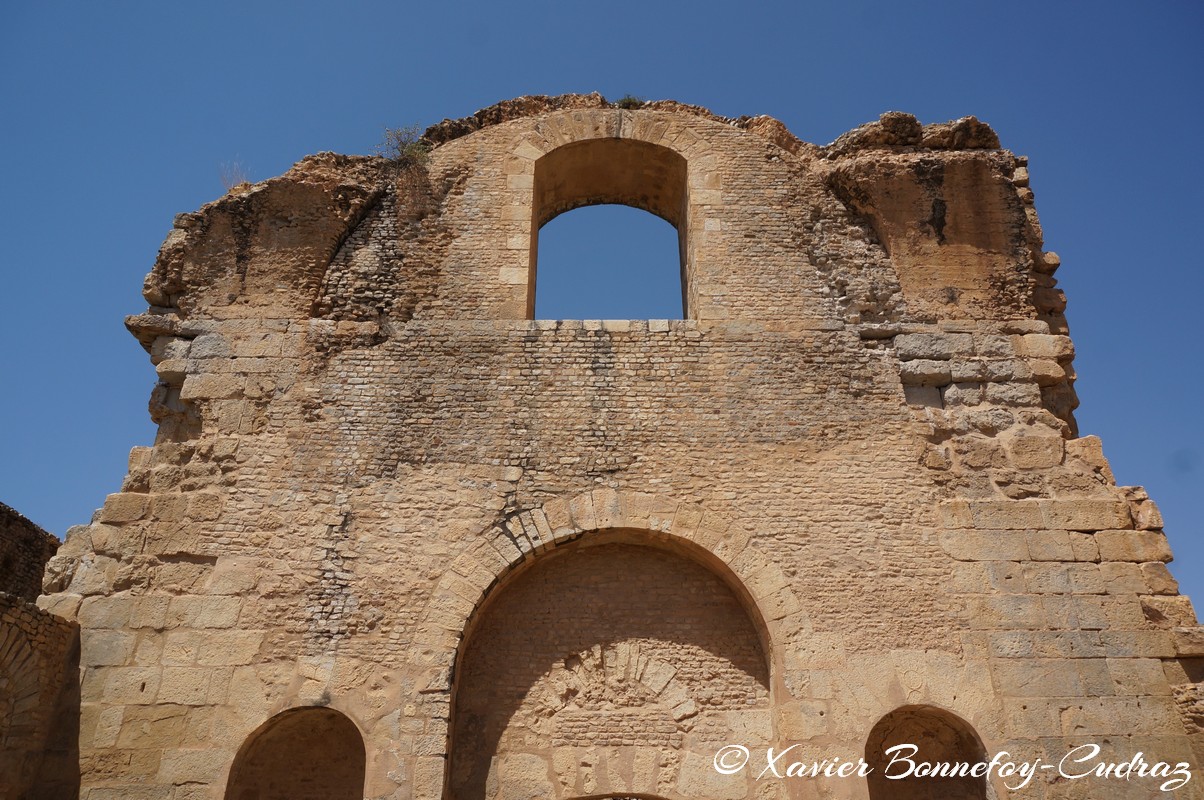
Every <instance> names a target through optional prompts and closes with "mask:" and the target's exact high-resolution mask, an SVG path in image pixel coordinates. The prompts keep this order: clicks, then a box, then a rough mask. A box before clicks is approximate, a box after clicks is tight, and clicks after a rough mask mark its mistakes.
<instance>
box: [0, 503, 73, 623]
mask: <svg viewBox="0 0 1204 800" xmlns="http://www.w3.org/2000/svg"><path fill="white" fill-rule="evenodd" d="M58 547H59V540H58V539H57V538H55V537H54V536H53V535H51V534H49V533H47V532H46V531H44V530H42V529H41V528H39V527H38V526H37V525H35V524H33V523H32V522H30V521H29V520H28V519H26V518H25V517H24V516H23V515H22V514H20V513H19V512H17V511H16V510H14V509H12V508H10V507H9V506H6V505H5V504H4V503H0V592H4V593H6V594H11V595H15V596H17V597H20V598H21V599H23V600H26V601H29V602H33V601H34V600H36V599H37V598H38V595H39V594H41V592H42V572H43V570H45V569H46V562H47V561H49V560H50V557H51V556H53V555H54V553H55V551H56V550H58Z"/></svg>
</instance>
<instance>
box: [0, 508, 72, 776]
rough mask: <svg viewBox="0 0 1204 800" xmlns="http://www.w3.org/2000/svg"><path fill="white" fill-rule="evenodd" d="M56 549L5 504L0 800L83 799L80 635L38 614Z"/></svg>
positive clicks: (0, 553) (1, 512) (0, 557)
mask: <svg viewBox="0 0 1204 800" xmlns="http://www.w3.org/2000/svg"><path fill="white" fill-rule="evenodd" d="M58 545H59V541H58V539H56V538H55V537H54V536H51V535H50V534H49V533H47V532H46V531H44V530H42V529H41V528H39V527H38V526H36V525H34V524H33V523H32V522H30V521H29V520H27V519H26V518H25V517H23V516H21V515H20V514H18V513H17V512H16V511H14V510H13V509H11V508H9V507H8V506H6V505H3V504H0V798H3V800H24V799H25V798H47V799H48V800H49V799H50V798H70V797H75V796H76V795H77V794H78V791H79V751H78V744H77V742H78V726H79V699H78V676H77V670H78V663H79V630H78V627H77V626H76V625H74V624H73V623H70V622H67V621H65V620H62V619H59V618H58V617H56V616H54V615H52V614H49V613H47V612H45V611H42V610H40V609H39V608H37V607H36V606H35V605H34V604H33V601H34V600H35V599H37V596H38V594H40V592H41V583H42V570H43V569H44V568H45V566H46V562H47V560H49V558H50V557H51V556H52V555H53V554H54V551H55V550H56V549H57V548H58Z"/></svg>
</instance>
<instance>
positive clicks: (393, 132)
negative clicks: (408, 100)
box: [376, 125, 431, 167]
mask: <svg viewBox="0 0 1204 800" xmlns="http://www.w3.org/2000/svg"><path fill="white" fill-rule="evenodd" d="M430 152H431V146H430V143H429V142H427V141H426V140H424V139H423V138H422V126H420V125H409V126H407V127H404V128H385V137H384V140H383V141H382V142H381V143H380V144H378V145H377V146H376V154H377V155H379V156H384V157H385V158H387V159H389V160H390V161H393V162H395V163H397V164H400V165H402V166H406V167H421V166H423V165H425V164H426V162H427V159H428V158H429V157H430Z"/></svg>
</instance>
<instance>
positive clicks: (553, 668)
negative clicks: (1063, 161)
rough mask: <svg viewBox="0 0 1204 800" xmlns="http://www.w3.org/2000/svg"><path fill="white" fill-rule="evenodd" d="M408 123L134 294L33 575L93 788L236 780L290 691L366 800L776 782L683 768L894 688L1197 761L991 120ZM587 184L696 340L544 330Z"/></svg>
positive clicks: (1187, 682) (976, 719)
mask: <svg viewBox="0 0 1204 800" xmlns="http://www.w3.org/2000/svg"><path fill="white" fill-rule="evenodd" d="M427 137H428V141H429V142H430V143H431V144H432V145H433V149H432V150H431V152H430V155H429V158H428V159H427V160H426V161H425V162H424V163H400V162H390V161H388V160H386V159H382V158H365V157H346V156H336V155H332V154H321V155H318V156H313V157H310V158H307V159H305V160H304V161H302V162H301V163H299V164H298V165H297V166H296V167H294V168H293V169H292V170H291V171H290V172H289V173H287V174H286V175H284V176H282V177H280V178H276V179H273V180H271V181H267V182H265V183H262V184H258V185H255V186H252V187H242V188H236V189H235V190H233V191H232V192H231V193H230V194H228V195H227V196H225V197H223V198H222V199H220V200H218V201H216V202H215V203H212V204H210V205H208V206H206V207H204V208H202V209H201V210H200V211H198V212H195V213H192V214H184V215H181V216H180V217H178V218H177V221H176V224H175V227H174V228H173V230H172V231H171V233H170V234H169V236H168V239H167V241H166V242H165V243H164V246H163V249H162V251H161V252H160V256H159V260H158V261H157V263H156V265H155V267H154V269H153V271H152V272H151V274H150V275H149V276H148V278H147V282H146V285H145V291H144V293H145V296H146V298H147V300H148V302H149V303H150V308H149V309H148V311H147V312H146V313H144V314H141V315H138V316H136V317H132V318H130V319H129V321H128V325H129V327H130V329H131V331H132V332H133V333H134V334H135V335H136V336H137V337H138V338H139V340H140V341H141V342H142V343H143V344H144V345H145V346H146V348H147V350H148V352H149V353H150V355H151V359H152V361H153V362H154V363H155V365H156V369H157V371H158V375H159V379H160V385H159V386H158V387H157V388H156V389H155V391H154V394H153V396H152V400H151V413H152V415H153V417H154V419H155V420H156V421H157V422H158V423H159V435H158V438H157V440H156V443H155V445H154V446H153V447H149V448H138V449H136V450H135V451H134V452H133V453H132V454H131V458H130V467H129V473H128V475H127V476H126V479H125V482H124V484H123V486H122V491H121V492H119V493H116V494H114V495H111V496H110V497H109V498H108V499H107V500H106V502H105V503H104V507H103V508H102V509H101V510H100V512H99V514H98V515H97V517H96V519H95V521H94V522H93V523H92V524H90V525H88V526H85V527H80V528H77V529H74V530H73V532H72V534H71V535H70V537H69V538H68V540H67V542H66V543H65V544H64V546H63V547H62V548H61V549H60V551H59V553H58V554H57V555H56V556H55V557H54V558H53V559H52V560H51V563H50V565H49V567H48V570H47V576H46V577H47V580H46V588H47V591H48V592H50V594H49V595H48V596H46V597H44V598H43V599H42V600H40V601H39V602H40V604H41V605H42V607H43V608H45V609H46V610H48V611H51V612H53V613H55V614H58V615H61V616H63V617H65V618H67V619H71V620H76V621H78V623H79V625H80V626H81V627H82V630H83V634H82V636H83V638H82V650H81V667H82V679H81V683H80V709H79V720H80V724H79V750H80V763H81V770H82V797H84V798H85V800H107V799H108V798H112V797H135V796H142V795H140V794H139V793H142V794H144V795H145V796H147V797H167V798H171V800H201V798H219V797H223V796H224V795H225V793H226V792H227V790H228V789H229V791H231V792H235V791H236V790H238V789H239V788H240V786H239V778H238V776H239V774H240V773H238V772H237V770H235V771H233V772H232V765H235V764H236V762H237V763H241V761H239V753H240V752H243V753H246V752H249V751H248V750H246V749H245V748H247V747H250V746H251V745H252V744H253V743H254V742H256V741H258V740H259V736H260V734H261V733H263V731H264V730H266V729H265V728H264V727H263V726H265V725H267V724H268V723H269V721H270V720H273V719H276V718H277V716H278V715H281V714H282V713H283V712H287V711H289V710H290V709H297V708H307V707H323V708H329V709H332V710H334V711H337V712H338V713H339V714H341V715H343V717H345V718H346V719H347V720H350V722H351V723H353V724H354V726H355V727H356V728H357V730H358V731H359V733H360V735H361V736H362V740H363V745H364V751H365V762H364V784H363V795H364V796H365V797H371V798H393V799H394V800H436V798H444V797H447V798H455V800H472V798H482V797H505V798H541V800H542V799H544V798H552V797H563V798H573V797H581V796H591V797H606V796H610V797H625V796H632V795H635V796H640V797H660V798H665V799H666V800H685V798H699V797H705V798H733V800H737V799H738V798H754V797H755V798H757V800H774V799H775V798H779V799H784V798H786V797H796V796H801V795H799V794H798V793H799V792H802V791H804V789H803V788H802V787H799V786H798V785H797V784H794V785H792V784H789V783H784V782H767V781H762V782H759V783H758V782H757V781H755V772H754V773H753V774H751V775H750V774H740V775H736V776H723V775H720V774H718V773H717V772H716V771H715V770H714V769H713V768H712V762H711V757H712V756H713V751H710V750H709V748H711V747H712V746H713V745H714V744H715V743H716V742H718V741H720V740H721V739H725V738H726V737H728V736H731V737H732V738H733V739H734V740H739V741H742V742H744V743H745V744H747V745H748V746H750V747H753V746H755V745H757V744H758V743H764V742H766V741H768V742H771V743H776V744H779V745H786V744H790V743H799V744H800V746H801V748H802V751H803V752H806V753H808V754H813V755H815V757H822V755H823V754H833V755H840V756H842V757H844V758H853V759H855V758H857V757H858V756H859V755H862V754H864V753H866V752H867V749H866V748H867V742H869V741H870V739H871V736H872V735H873V736H877V735H878V734H877V733H875V730H876V729H875V726H877V725H878V724H879V723H880V721H882V720H883V719H886V718H888V715H891V714H892V713H895V712H898V713H899V714H901V715H902V716H901V717H891V719H898V720H901V721H900V723H899V724H900V725H901V726H902V727H901V729H902V730H911V729H913V728H914V729H915V730H917V731H920V732H921V733H922V732H924V731H928V730H929V729H930V728H929V727H925V726H926V725H927V721H930V720H932V719H942V720H957V721H958V722H957V724H958V725H960V726H963V727H964V729H965V732H966V736H968V737H970V738H972V739H973V741H975V742H977V743H979V744H981V746H982V747H983V748H984V749H985V750H986V751H988V752H996V751H999V750H1008V751H1009V752H1010V753H1012V754H1013V756H1014V757H1015V758H1018V759H1020V758H1026V759H1032V758H1035V757H1037V756H1038V755H1040V756H1041V757H1042V758H1044V759H1050V758H1052V759H1053V760H1055V761H1056V760H1057V758H1058V757H1060V755H1061V753H1064V752H1065V751H1066V750H1067V749H1069V748H1070V747H1072V746H1074V745H1075V744H1078V743H1080V742H1082V741H1083V740H1084V739H1098V740H1100V741H1101V742H1103V741H1104V740H1106V742H1107V747H1108V748H1110V753H1112V754H1113V755H1114V757H1115V758H1127V757H1130V756H1132V754H1133V753H1135V752H1136V751H1139V750H1140V751H1142V752H1145V753H1147V754H1156V757H1157V758H1159V759H1161V760H1167V761H1171V762H1174V761H1180V760H1187V761H1190V762H1192V763H1193V764H1199V763H1200V756H1201V755H1202V753H1201V736H1200V725H1201V723H1200V720H1201V719H1204V713H1201V710H1200V709H1201V707H1202V703H1201V700H1200V697H1201V689H1200V685H1201V684H1200V681H1201V679H1202V678H1204V675H1202V674H1201V673H1202V672H1204V668H1202V666H1201V665H1202V664H1204V662H1202V661H1201V659H1202V658H1204V635H1202V634H1201V632H1200V628H1198V627H1197V625H1196V620H1195V616H1194V612H1193V611H1192V608H1191V606H1190V603H1189V601H1188V600H1187V598H1184V597H1181V596H1179V595H1178V593H1177V587H1176V586H1175V584H1174V581H1173V580H1172V579H1171V578H1170V576H1169V574H1168V573H1167V571H1166V569H1165V566H1164V563H1165V561H1167V560H1169V558H1170V553H1169V551H1168V550H1167V547H1166V542H1165V538H1164V537H1163V535H1162V532H1161V526H1162V521H1161V519H1160V518H1159V516H1158V512H1157V509H1156V508H1155V507H1154V505H1153V503H1152V502H1151V501H1150V500H1149V498H1148V497H1147V496H1146V495H1145V493H1144V492H1143V491H1141V490H1140V489H1139V488H1134V487H1117V486H1116V485H1115V481H1114V480H1113V477H1112V475H1111V473H1110V471H1109V469H1108V466H1107V462H1106V461H1105V460H1104V458H1103V455H1102V450H1101V445H1100V443H1099V442H1098V440H1095V439H1093V438H1090V437H1087V438H1079V437H1078V436H1077V431H1076V429H1075V424H1074V418H1073V409H1074V406H1075V405H1076V403H1077V400H1076V398H1075V396H1074V393H1073V389H1072V384H1073V378H1074V372H1073V363H1072V362H1073V348H1072V346H1071V343H1070V340H1069V339H1068V338H1067V329H1066V323H1065V318H1064V316H1063V314H1062V311H1063V309H1064V306H1065V299H1064V298H1063V297H1062V295H1061V293H1060V292H1059V291H1058V289H1057V288H1056V284H1055V281H1054V279H1053V277H1052V274H1053V272H1054V270H1055V269H1056V268H1057V266H1058V259H1057V257H1056V256H1055V255H1053V254H1052V253H1047V252H1045V251H1044V249H1043V242H1042V233H1041V229H1040V225H1039V223H1038V221H1037V218H1036V215H1035V212H1034V210H1033V205H1032V201H1033V194H1032V191H1031V189H1030V188H1029V185H1028V171H1027V162H1026V161H1025V159H1023V158H1020V157H1017V156H1014V155H1012V154H1011V153H1009V152H1007V151H1006V150H1002V149H1000V146H999V142H998V140H997V139H996V137H995V135H994V133H993V132H991V131H990V129H989V128H987V127H986V126H985V125H983V124H982V123H979V122H978V121H976V120H974V119H973V118H966V119H963V120H958V121H956V122H952V123H946V124H940V125H926V126H922V125H920V124H919V123H918V122H917V121H916V120H915V119H914V118H912V117H910V116H908V115H904V114H887V115H884V116H883V117H882V118H881V119H880V120H879V121H877V122H874V123H870V124H868V125H865V126H862V127H861V128H858V129H857V130H855V131H852V132H850V133H849V134H847V135H845V136H843V137H841V138H840V139H839V140H837V141H836V142H835V143H833V144H832V145H829V146H827V147H817V146H814V145H811V144H807V143H805V142H801V141H799V140H798V139H796V138H795V137H793V136H792V135H791V134H790V133H789V132H788V131H786V130H785V129H784V128H783V127H782V126H781V124H780V123H777V122H776V121H774V120H771V119H768V118H765V117H756V118H741V119H736V120H731V119H725V118H722V117H717V116H715V115H713V114H710V113H709V112H706V111H705V110H703V109H698V108H695V107H690V106H683V105H680V104H677V103H671V102H661V103H650V104H646V105H644V106H642V107H640V108H636V109H620V108H616V107H614V106H612V105H610V104H608V103H607V102H606V101H605V100H603V99H602V98H601V97H598V96H596V95H579V96H566V97H560V98H521V99H519V100H516V101H511V102H508V103H503V104H500V105H498V106H496V107H494V108H491V109H487V110H485V111H483V112H481V113H479V114H478V115H476V116H474V117H472V118H468V119H466V120H458V121H448V122H445V123H443V124H441V125H439V126H436V127H435V128H433V129H432V130H431V131H429V132H428V134H427ZM612 160H613V164H614V169H615V170H616V171H617V173H619V174H608V173H607V172H606V170H602V169H600V168H599V164H604V163H609V162H610V161H612ZM640 175H646V176H660V178H658V179H657V181H653V180H652V179H651V178H649V179H647V180H640V179H639V176H640ZM662 179H663V180H662ZM670 184H671V185H670ZM603 201H604V202H621V203H626V204H628V205H633V206H636V207H638V208H644V209H646V210H650V211H652V212H653V213H658V214H661V215H662V216H664V217H666V218H667V219H670V220H671V221H672V222H673V223H674V224H675V225H676V226H677V228H678V231H679V234H680V235H681V239H682V256H683V279H684V282H685V283H684V296H685V298H686V308H685V314H684V317H685V318H684V319H682V320H677V321H665V320H639V321H591V320H577V321H571V320H569V321H545V320H532V319H528V316H529V315H530V311H531V308H532V305H531V301H532V298H533V296H534V292H535V286H534V285H533V284H534V282H535V276H536V272H537V270H536V267H537V261H538V226H539V225H540V224H542V222H544V221H546V218H548V217H549V216H550V215H554V214H555V213H557V212H559V211H561V210H564V209H566V208H572V207H575V206H577V205H584V204H588V203H592V202H603ZM592 545H597V546H596V547H595V546H592ZM658 576H660V577H659V578H658ZM670 576H671V577H670ZM649 608H656V609H660V610H661V612H660V614H659V616H658V615H650V614H649V613H648V609H649ZM587 609H588V610H591V611H592V610H604V611H607V612H608V613H609V616H597V615H592V614H591V615H589V616H588V619H587V618H586V616H583V615H584V614H585V610H587ZM704 609H709V610H708V611H707V613H706V615H704V613H703V610H704ZM716 609H718V610H717V611H715V610H716ZM712 612H714V613H712ZM704 617H705V619H706V620H707V621H708V623H709V624H708V625H703V619H704ZM603 621H605V622H603ZM606 625H610V626H611V627H610V628H607V627H606ZM754 653H758V654H759V657H753V654H754ZM637 676H638V677H637ZM650 676H659V677H657V678H656V679H655V680H654V679H653V677H650ZM662 679H663V682H662ZM650 681H651V682H650ZM658 686H659V688H658ZM571 690H572V691H575V692H576V694H575V695H573V697H574V698H575V699H573V700H572V701H571V702H570V701H569V700H568V699H567V697H566V693H571ZM683 698H684V699H683ZM689 703H692V704H693V706H690V705H688V704H689ZM557 704H559V705H557ZM694 708H696V709H697V710H696V711H695V710H693V709H694ZM687 711H688V712H690V713H686V712H687ZM298 713H299V712H298ZM908 714H912V715H913V717H914V719H911V718H909V717H907V715H908ZM942 715H944V716H942ZM284 718H285V717H280V719H284ZM909 719H911V721H910V722H909ZM915 720H918V722H916V721H915ZM913 723H914V724H913ZM909 725H911V726H912V727H910V728H909V727H908V726H909ZM879 730H880V729H879ZM958 730H961V728H958ZM257 732H259V733H257ZM930 738H933V740H934V741H936V740H940V739H941V736H935V737H930ZM477 740H481V741H486V742H487V743H488V744H487V746H483V747H481V748H478V747H475V746H471V745H469V744H466V742H469V743H471V742H475V741H477ZM968 740H969V739H967V741H968ZM883 741H884V740H883ZM323 757H324V756H323V754H322V753H320V752H317V753H314V755H313V758H315V759H318V760H320V759H322V758H323ZM327 757H330V756H327ZM264 763H277V762H273V761H271V760H270V759H269V760H268V761H267V762H264ZM269 771H270V770H269ZM1067 786H1070V787H1071V788H1070V789H1068V788H1066V787H1067ZM1101 786H1102V788H1101ZM1199 786H1200V783H1199V782H1198V781H1193V782H1192V783H1191V784H1190V785H1189V786H1188V787H1186V788H1185V789H1183V790H1182V791H1181V792H1180V794H1181V795H1182V796H1184V797H1197V796H1200V794H1199V791H1198V790H1199ZM871 788H872V787H871V786H870V785H869V784H868V783H867V782H865V781H864V780H847V779H846V780H842V779H823V778H820V779H815V780H814V781H813V782H810V783H808V784H807V789H806V791H811V790H812V789H814V790H815V791H817V792H819V793H821V794H823V793H827V794H826V795H825V796H828V795H830V796H833V797H848V798H862V799H864V798H866V797H868V796H870V792H871ZM978 790H981V791H982V792H984V793H987V796H990V793H994V794H995V796H998V797H1003V796H1012V793H1009V792H1008V791H1007V790H1006V788H1004V787H1003V786H1002V785H1001V784H999V783H998V781H996V780H992V781H991V782H989V785H986V786H979V787H974V791H978ZM298 791H300V789H298ZM1068 792H1069V793H1068ZM1074 792H1080V794H1074ZM1150 792H1151V789H1150V786H1149V785H1148V783H1143V782H1140V781H1137V782H1111V783H1107V784H1102V785H1092V784H1087V783H1084V782H1077V783H1073V784H1067V785H1060V784H1058V783H1057V782H1056V781H1054V782H1051V781H1049V780H1046V779H1045V778H1041V779H1039V780H1036V781H1034V782H1033V783H1032V784H1031V786H1030V787H1029V788H1027V789H1026V790H1024V791H1023V792H1021V793H1018V794H1016V796H1023V797H1033V798H1049V800H1053V799H1054V798H1071V797H1095V796H1105V795H1106V796H1109V797H1115V798H1120V799H1121V800H1124V799H1125V798H1138V797H1141V798H1145V797H1148V796H1150ZM230 796H233V797H238V795H237V794H232V795H230Z"/></svg>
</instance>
